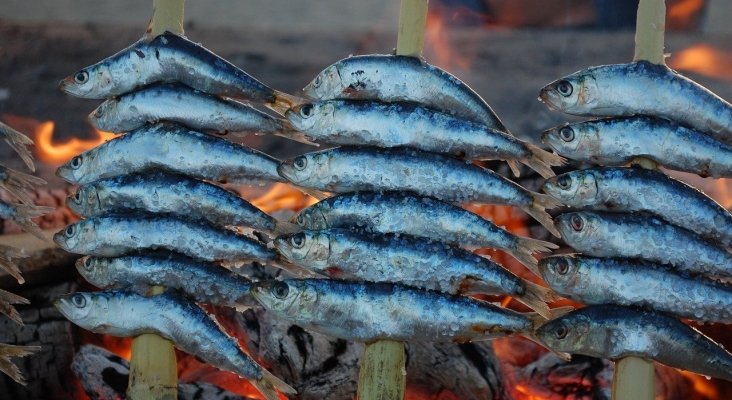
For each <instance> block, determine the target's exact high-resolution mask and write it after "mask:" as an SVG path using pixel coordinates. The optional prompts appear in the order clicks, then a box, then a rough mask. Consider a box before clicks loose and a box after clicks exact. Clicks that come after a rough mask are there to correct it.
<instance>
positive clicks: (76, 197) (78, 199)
mask: <svg viewBox="0 0 732 400" xmlns="http://www.w3.org/2000/svg"><path fill="white" fill-rule="evenodd" d="M74 201H75V202H76V203H81V189H79V190H77V191H76V193H74Z"/></svg>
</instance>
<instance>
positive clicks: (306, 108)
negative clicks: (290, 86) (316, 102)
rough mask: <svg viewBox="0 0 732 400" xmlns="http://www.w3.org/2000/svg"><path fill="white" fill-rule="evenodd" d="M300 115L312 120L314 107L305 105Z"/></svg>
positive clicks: (301, 108)
mask: <svg viewBox="0 0 732 400" xmlns="http://www.w3.org/2000/svg"><path fill="white" fill-rule="evenodd" d="M300 115H301V116H302V117H303V118H310V117H311V116H312V115H313V105H312V104H305V105H304V106H302V107H300Z"/></svg>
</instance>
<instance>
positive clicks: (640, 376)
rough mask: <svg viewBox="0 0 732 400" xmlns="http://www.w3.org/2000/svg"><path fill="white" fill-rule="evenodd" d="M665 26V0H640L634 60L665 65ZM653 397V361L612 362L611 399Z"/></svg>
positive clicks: (647, 163)
mask: <svg viewBox="0 0 732 400" xmlns="http://www.w3.org/2000/svg"><path fill="white" fill-rule="evenodd" d="M665 30H666V2H665V0H640V3H639V4H638V16H637V19H636V27H635V56H634V57H633V60H634V61H639V60H646V61H649V62H652V63H654V64H662V65H665V63H666V61H665V59H664V56H663V49H664V47H663V46H664V44H663V39H664V32H665ZM633 162H634V163H635V164H637V165H640V166H641V167H643V168H647V169H657V168H658V165H657V164H656V163H655V162H654V161H652V160H649V159H645V158H643V157H639V158H637V159H635V160H634V161H633ZM655 397H656V373H655V368H654V365H653V361H648V360H645V359H643V358H637V357H627V358H623V359H620V360H618V361H616V362H615V372H614V374H613V395H612V398H613V400H653V399H655Z"/></svg>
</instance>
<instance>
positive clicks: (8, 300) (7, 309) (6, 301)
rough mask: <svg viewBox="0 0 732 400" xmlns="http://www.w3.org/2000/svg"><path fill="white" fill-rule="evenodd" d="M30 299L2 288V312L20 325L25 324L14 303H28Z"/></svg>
mask: <svg viewBox="0 0 732 400" xmlns="http://www.w3.org/2000/svg"><path fill="white" fill-rule="evenodd" d="M28 303H29V301H28V299H26V298H25V297H21V296H18V295H17V294H13V293H10V292H8V291H5V290H2V289H0V313H3V314H5V315H6V316H7V317H8V318H10V319H12V320H13V321H15V322H16V323H17V324H18V325H23V320H22V319H21V318H20V314H19V313H18V310H16V309H15V307H13V306H12V304H28Z"/></svg>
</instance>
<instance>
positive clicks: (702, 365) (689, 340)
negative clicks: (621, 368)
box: [535, 305, 732, 380]
mask: <svg viewBox="0 0 732 400" xmlns="http://www.w3.org/2000/svg"><path fill="white" fill-rule="evenodd" d="M535 336H536V337H537V338H538V340H540V341H541V342H543V343H544V344H545V345H546V346H547V347H549V348H550V349H552V350H554V351H558V352H567V353H571V354H584V355H587V356H590V357H598V358H608V359H610V360H619V359H621V358H625V357H640V358H645V359H650V360H655V361H658V362H660V363H661V364H665V365H668V366H669V367H673V368H679V369H683V370H687V371H691V372H694V373H697V374H701V375H706V376H711V377H715V378H721V379H725V380H732V354H730V353H729V352H727V350H725V349H724V348H723V347H722V346H720V345H719V344H717V343H715V342H714V341H712V339H710V338H708V337H706V336H705V335H704V334H703V333H701V332H699V331H698V330H696V329H694V328H692V327H690V326H688V325H685V324H684V323H682V322H681V321H679V320H677V319H675V318H673V317H669V316H667V315H664V314H661V313H657V312H653V311H642V310H638V309H634V308H631V307H622V306H616V305H599V306H589V307H585V308H580V309H578V310H575V311H573V312H571V313H568V314H565V315H563V316H561V317H559V318H555V319H553V320H550V321H549V322H547V323H546V324H544V325H543V326H541V327H539V329H538V330H537V331H536V335H535Z"/></svg>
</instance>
